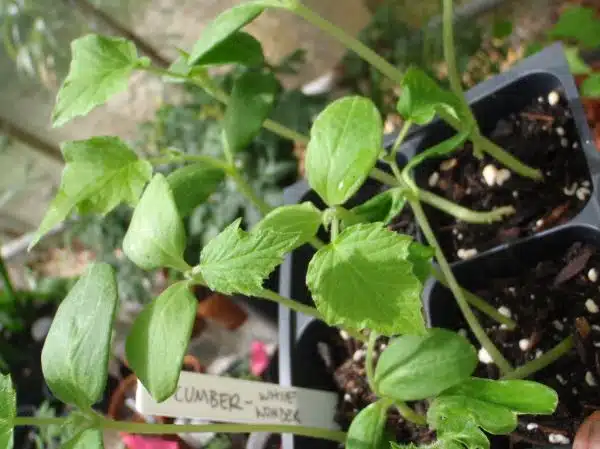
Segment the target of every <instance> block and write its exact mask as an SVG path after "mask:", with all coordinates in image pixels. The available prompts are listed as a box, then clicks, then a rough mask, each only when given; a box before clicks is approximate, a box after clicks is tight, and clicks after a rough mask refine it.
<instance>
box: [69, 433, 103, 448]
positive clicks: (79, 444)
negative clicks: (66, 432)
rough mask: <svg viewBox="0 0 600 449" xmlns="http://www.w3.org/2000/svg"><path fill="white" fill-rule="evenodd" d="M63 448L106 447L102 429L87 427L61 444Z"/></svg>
mask: <svg viewBox="0 0 600 449" xmlns="http://www.w3.org/2000/svg"><path fill="white" fill-rule="evenodd" d="M61 449H104V439H103V438H102V431H101V430H100V429H86V430H84V431H83V432H81V433H78V434H77V435H75V436H74V437H73V438H71V439H70V440H69V441H67V442H66V443H65V444H63V445H62V446H61Z"/></svg>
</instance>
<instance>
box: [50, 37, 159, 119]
mask: <svg viewBox="0 0 600 449" xmlns="http://www.w3.org/2000/svg"><path fill="white" fill-rule="evenodd" d="M71 52H72V54H73V59H72V60H71V66H70V68H69V74H68V75H67V78H66V79H65V81H64V83H63V85H62V86H61V88H60V91H59V92H58V98H57V100H56V107H55V108H54V112H53V114H52V122H53V126H62V125H64V124H65V123H67V122H68V121H69V120H71V119H72V118H74V117H76V116H79V115H86V114H87V113H88V112H90V111H91V110H92V109H93V108H95V107H96V106H99V105H101V104H104V103H105V102H106V101H107V100H108V99H109V98H110V97H111V96H113V95H114V94H117V93H119V92H122V91H124V90H126V89H127V86H128V80H129V76H130V75H131V73H132V72H133V70H135V69H136V68H137V67H142V66H145V65H147V64H148V63H149V61H147V60H146V59H145V58H143V59H141V58H139V57H138V55H137V51H136V48H135V45H134V44H133V43H132V42H129V41H128V40H126V39H123V38H115V37H106V36H98V35H96V34H89V35H87V36H83V37H80V38H79V39H76V40H74V41H73V43H72V44H71Z"/></svg>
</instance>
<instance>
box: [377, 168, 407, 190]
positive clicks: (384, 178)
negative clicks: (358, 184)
mask: <svg viewBox="0 0 600 449" xmlns="http://www.w3.org/2000/svg"><path fill="white" fill-rule="evenodd" d="M369 177H370V178H373V179H374V180H375V181H379V182H380V183H382V184H385V185H388V186H391V187H398V186H399V185H400V183H399V182H398V181H397V180H396V178H394V177H393V176H392V175H390V174H389V173H386V172H384V171H383V170H381V169H379V168H377V167H375V168H373V169H372V170H371V173H369Z"/></svg>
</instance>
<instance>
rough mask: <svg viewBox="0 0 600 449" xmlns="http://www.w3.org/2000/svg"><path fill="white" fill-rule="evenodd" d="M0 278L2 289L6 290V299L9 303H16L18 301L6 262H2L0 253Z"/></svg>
mask: <svg viewBox="0 0 600 449" xmlns="http://www.w3.org/2000/svg"><path fill="white" fill-rule="evenodd" d="M0 278H2V284H3V286H4V291H5V292H6V296H7V297H8V301H7V302H10V303H11V304H13V305H14V304H17V302H18V301H19V299H18V296H17V293H16V291H15V288H14V286H13V283H12V281H11V279H10V275H9V274H8V269H7V268H6V264H5V263H4V259H3V258H2V256H1V255H0Z"/></svg>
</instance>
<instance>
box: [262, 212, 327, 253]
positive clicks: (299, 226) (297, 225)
mask: <svg viewBox="0 0 600 449" xmlns="http://www.w3.org/2000/svg"><path fill="white" fill-rule="evenodd" d="M320 226H321V211H320V210H319V209H317V208H316V207H315V205H314V204H312V203H310V202H305V203H302V204H295V205H292V206H281V207H278V208H277V209H274V210H272V211H271V212H269V213H268V214H267V215H266V216H265V218H263V219H262V220H261V221H260V222H258V223H257V224H256V226H255V227H254V229H252V232H253V233H254V232H262V231H271V232H279V233H283V234H292V235H294V234H295V235H297V236H298V241H297V242H296V246H301V245H303V244H305V243H306V242H308V241H309V240H310V239H312V238H313V237H314V236H316V235H317V231H318V230H319V227H320Z"/></svg>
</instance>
